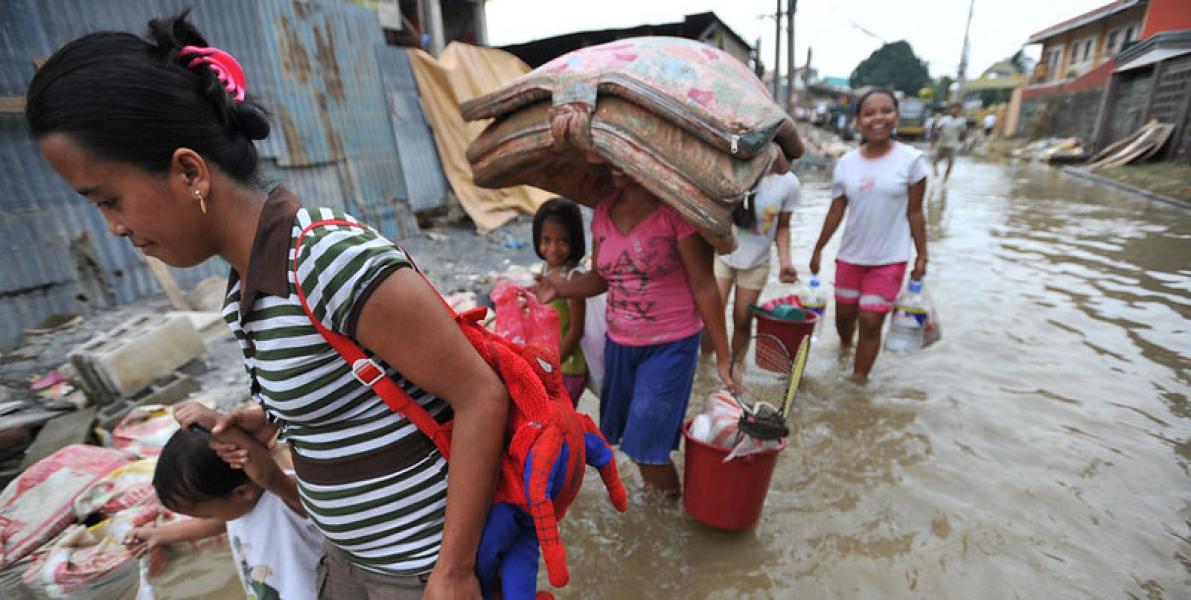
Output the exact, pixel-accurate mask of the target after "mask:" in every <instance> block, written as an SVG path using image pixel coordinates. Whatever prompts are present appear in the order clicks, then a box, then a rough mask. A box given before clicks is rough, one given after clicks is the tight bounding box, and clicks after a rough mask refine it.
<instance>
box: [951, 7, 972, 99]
mask: <svg viewBox="0 0 1191 600" xmlns="http://www.w3.org/2000/svg"><path fill="white" fill-rule="evenodd" d="M975 8H976V0H970V1H969V2H968V24H967V25H966V26H965V27H964V49H963V52H962V53H960V56H959V68H958V69H956V71H955V82H956V87H955V101H956V102H963V99H964V78H965V77H966V76H967V73H968V47H969V46H968V39H969V38H968V34H969V33H970V32H971V31H972V11H973V10H975Z"/></svg>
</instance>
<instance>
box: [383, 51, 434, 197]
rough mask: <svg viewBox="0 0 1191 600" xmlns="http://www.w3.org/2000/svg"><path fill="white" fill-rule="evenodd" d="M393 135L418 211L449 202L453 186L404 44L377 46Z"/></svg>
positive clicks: (407, 187)
mask: <svg viewBox="0 0 1191 600" xmlns="http://www.w3.org/2000/svg"><path fill="white" fill-rule="evenodd" d="M376 53H377V58H378V60H379V62H380V69H381V78H382V80H383V82H384V86H385V95H386V96H388V99H389V116H390V118H391V119H392V122H393V135H394V139H395V140H396V142H397V148H398V150H399V152H400V153H401V171H402V174H403V175H404V176H405V186H406V189H407V190H408V191H409V204H410V206H411V207H412V208H413V209H414V210H415V211H418V212H420V211H423V210H427V209H433V208H439V207H442V206H446V203H447V194H448V192H449V190H450V187H449V184H448V183H447V178H446V176H445V175H444V174H443V170H442V163H441V162H439V158H438V148H437V146H436V145H435V143H434V134H433V133H432V132H431V131H430V126H429V125H427V124H426V115H425V113H423V112H422V103H421V102H419V101H418V84H417V80H416V79H414V72H413V69H412V68H411V67H410V65H409V54H408V53H407V51H406V50H405V49H404V48H392V47H387V46H382V47H378V48H377V49H376Z"/></svg>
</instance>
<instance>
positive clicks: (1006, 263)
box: [540, 160, 1191, 598]
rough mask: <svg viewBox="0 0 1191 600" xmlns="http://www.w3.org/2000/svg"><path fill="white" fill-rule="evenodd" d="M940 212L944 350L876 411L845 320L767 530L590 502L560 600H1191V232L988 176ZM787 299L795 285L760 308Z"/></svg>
mask: <svg viewBox="0 0 1191 600" xmlns="http://www.w3.org/2000/svg"><path fill="white" fill-rule="evenodd" d="M803 180H804V186H805V187H804V195H803V204H802V206H801V207H800V209H799V210H797V211H796V212H795V213H794V219H793V227H794V231H793V236H792V237H793V240H794V252H795V256H794V257H795V260H796V264H797V265H798V267H799V269H800V276H803V277H805V276H806V275H807V273H806V272H805V271H803V270H804V269H805V264H806V260H807V258H808V257H809V253H810V249H811V246H812V245H813V243H814V238H815V237H816V236H817V235H818V230H819V227H820V225H821V224H822V220H823V215H824V214H825V212H826V209H827V206H828V204H829V203H830V199H829V197H828V196H829V182H827V181H826V175H825V174H812V175H809V176H806V177H803ZM927 205H928V211H929V212H928V235H929V237H930V257H931V263H930V268H929V271H928V274H927V277H926V280H925V281H926V286H927V289H928V291H929V292H930V293H931V294H932V295H933V296H934V300H935V302H936V304H937V305H938V307H939V311H940V314H941V323H942V328H943V339H942V341H941V342H940V343H938V344H936V345H934V346H932V347H931V348H929V349H927V350H925V351H923V352H922V353H920V354H915V355H895V354H887V353H883V354H882V355H881V356H880V357H879V358H878V359H877V364H876V367H875V369H874V371H873V377H872V382H871V383H870V384H869V385H868V386H866V387H859V386H856V385H854V384H851V383H849V382H847V381H846V378H845V375H846V374H847V373H849V372H850V366H849V364H848V363H846V362H837V353H838V346H839V344H838V336H837V335H836V333H835V331H834V328H833V327H832V323H831V322H830V317H831V312H830V309H829V312H828V317H829V322H828V323H826V324H825V327H824V328H823V329H821V330H820V332H819V340H818V342H817V345H816V346H815V347H813V349H812V350H811V356H810V362H809V364H808V367H807V373H806V377H805V379H804V381H803V387H802V391H801V392H800V394H799V399H798V405H797V406H796V407H795V410H794V413H795V414H794V416H793V418H792V425H793V427H794V429H795V430H796V433H795V434H794V435H793V436H792V438H791V443H790V446H789V448H787V449H786V450H785V451H784V452H783V453H782V455H781V456H780V458H779V460H778V463H777V469H776V472H775V473H774V478H773V483H772V485H771V488H770V492H769V496H768V501H767V503H766V506H765V511H764V514H763V516H762V519H761V523H760V524H759V525H758V526H757V527H756V528H755V529H754V530H750V531H746V532H743V533H740V534H724V533H720V532H717V531H714V530H711V529H708V528H705V527H703V526H701V525H699V524H697V523H695V522H694V521H693V520H691V519H690V517H688V516H687V515H686V514H685V512H684V511H683V509H682V505H681V503H677V504H674V505H671V506H664V505H660V504H659V503H658V502H648V501H645V502H635V503H631V504H630V510H629V512H628V513H627V514H625V515H619V514H617V513H615V512H614V511H613V510H612V509H611V508H610V506H609V505H608V502H607V501H606V499H605V498H604V497H602V489H601V487H600V486H599V485H598V483H597V481H595V480H593V481H589V484H588V485H586V486H585V488H584V492H583V495H582V496H581V497H580V499H579V501H577V502H576V504H575V506H574V508H573V512H572V513H571V514H570V516H569V518H568V519H567V520H565V521H564V522H563V536H564V540H565V541H566V543H567V550H568V555H569V560H570V562H571V564H572V565H583V568H581V569H580V568H575V569H573V570H572V577H573V579H572V582H571V584H570V585H569V586H568V588H567V589H565V590H562V591H561V593H560V597H565V598H629V597H658V598H663V597H672V598H677V597H690V598H775V597H787V598H789V597H809V598H816V597H850V598H888V597H951V598H962V597H990V598H991V597H995V598H1013V597H1020V598H1026V597H1040V596H1045V597H1052V598H1087V597H1165V598H1175V597H1185V596H1186V595H1187V594H1188V593H1191V586H1189V584H1188V579H1187V572H1188V571H1187V569H1188V565H1189V564H1191V542H1189V538H1188V535H1189V533H1191V532H1188V528H1187V521H1188V519H1189V518H1191V505H1189V503H1188V497H1189V495H1188V490H1189V489H1191V485H1189V479H1188V477H1189V474H1188V459H1191V451H1189V448H1191V446H1189V444H1188V440H1189V439H1191V419H1189V417H1191V404H1189V403H1188V396H1189V395H1191V371H1189V367H1191V362H1189V359H1188V350H1189V343H1188V340H1189V339H1191V336H1188V331H1187V324H1188V318H1189V317H1191V262H1189V261H1188V257H1191V218H1188V217H1189V213H1188V212H1187V211H1186V210H1184V209H1181V208H1177V207H1173V206H1168V205H1164V204H1160V203H1154V202H1152V201H1149V200H1146V199H1143V198H1140V197H1136V196H1133V195H1130V194H1126V193H1123V192H1120V191H1118V190H1115V189H1112V188H1105V187H1097V186H1095V185H1093V184H1088V183H1086V182H1084V181H1082V180H1079V179H1076V178H1073V177H1071V176H1069V175H1067V174H1064V173H1062V172H1059V171H1057V170H1054V169H1050V168H1046V167H1038V166H1025V165H1009V166H1005V165H997V164H990V163H981V162H976V161H972V160H961V161H960V162H959V163H958V164H957V165H956V169H955V172H954V173H953V175H952V179H951V181H950V182H949V183H947V184H942V185H941V184H939V183H938V182H937V181H936V180H935V178H932V180H931V182H930V184H929V185H928V191H927ZM837 242H838V238H837ZM833 246H834V244H833ZM833 256H834V248H833V247H832V246H829V247H828V249H827V251H826V252H825V253H824V269H825V270H826V271H827V272H826V273H825V277H824V281H826V282H829V281H831V280H832V273H831V269H832V267H833V264H832V263H831V261H830V260H829V259H830V258H831V257H833ZM774 277H776V276H774ZM788 293H790V291H789V286H781V285H780V284H778V283H777V281H776V278H775V279H773V280H772V281H771V285H770V286H769V287H768V288H767V289H766V292H765V295H764V296H763V299H765V298H768V297H773V296H777V295H779V294H788ZM704 371H705V372H704V373H703V374H702V375H701V379H700V381H701V382H703V383H704V384H705V385H703V386H702V387H701V391H697V393H696V396H695V397H694V398H692V400H691V409H690V413H689V414H694V413H697V412H698V411H699V410H701V408H702V402H703V398H704V397H705V396H706V392H707V390H708V389H709V388H708V386H709V385H710V382H711V381H712V380H713V377H712V376H711V371H712V369H710V368H706V369H704ZM697 389H699V388H697ZM580 408H581V409H585V410H587V411H589V412H592V413H595V412H596V411H597V410H598V408H597V405H596V403H595V401H594V398H591V397H590V395H589V396H587V397H586V398H585V400H584V402H583V403H582V404H581V405H580ZM677 456H679V458H680V459H681V452H679V453H678V454H677ZM630 467H631V465H630V464H627V463H624V462H623V459H622V473H624V474H625V479H626V484H627V485H628V486H629V487H630V488H633V487H637V488H638V489H639V482H637V481H636V480H635V475H633V471H634V470H633V469H632V468H630ZM588 477H589V479H591V478H593V477H594V475H592V474H589V475H588ZM639 493H640V492H638V494H639ZM540 585H541V586H545V585H546V583H545V581H544V580H542V581H541V582H540Z"/></svg>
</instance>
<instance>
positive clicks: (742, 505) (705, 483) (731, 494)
mask: <svg viewBox="0 0 1191 600" xmlns="http://www.w3.org/2000/svg"><path fill="white" fill-rule="evenodd" d="M690 427H691V422H690V421H687V422H686V423H684V424H683V426H682V435H683V437H685V438H686V461H685V464H684V465H683V480H684V482H683V487H684V491H683V495H682V504H683V506H685V507H686V511H687V513H689V514H690V515H691V517H693V518H694V519H695V520H696V521H698V522H700V523H702V524H704V525H708V526H711V527H715V528H717V529H728V530H736V529H747V528H749V527H752V526H753V525H755V524H756V523H757V520H758V519H760V518H761V508H762V507H764V506H765V495H766V494H767V493H769V480H770V479H771V478H772V477H773V467H774V465H776V464H777V455H778V453H779V452H781V451H782V450H784V449H785V448H786V441H785V440H782V444H781V446H779V447H777V448H773V449H770V450H764V451H762V452H758V453H757V454H750V455H748V456H742V457H738V458H733V459H732V460H730V461H728V462H724V457H726V456H728V453H729V452H731V450H730V449H728V448H720V447H719V446H712V445H711V444H705V443H703V442H700V441H699V440H696V439H695V438H693V437H691V433H690Z"/></svg>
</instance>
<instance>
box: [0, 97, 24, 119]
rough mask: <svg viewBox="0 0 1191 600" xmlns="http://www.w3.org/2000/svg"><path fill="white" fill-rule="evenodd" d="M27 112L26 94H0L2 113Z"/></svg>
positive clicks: (0, 111) (0, 110)
mask: <svg viewBox="0 0 1191 600" xmlns="http://www.w3.org/2000/svg"><path fill="white" fill-rule="evenodd" d="M24 112H25V97H24V96H0V113H3V114H18V115H19V114H22V113H24Z"/></svg>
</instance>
